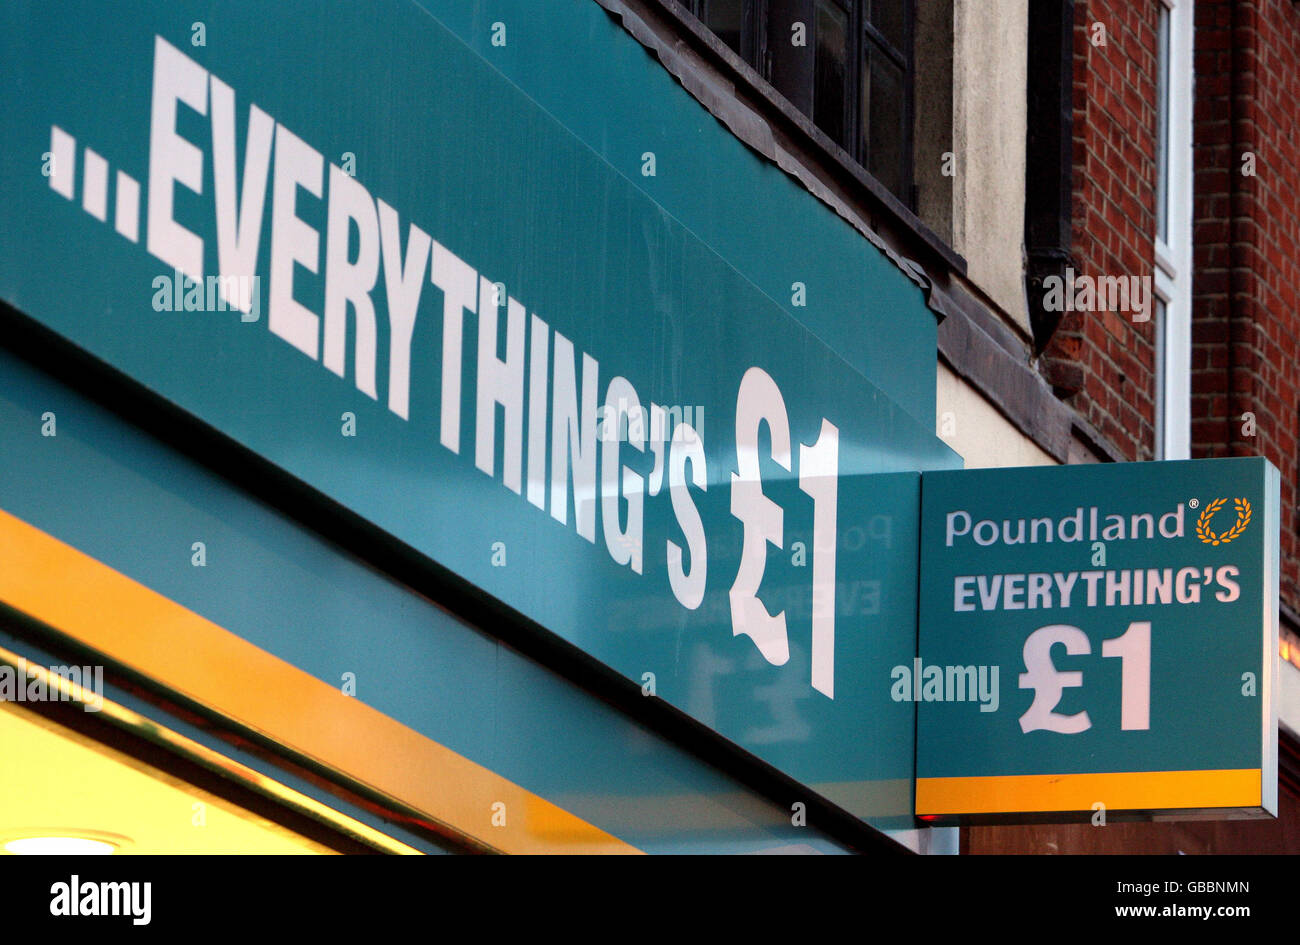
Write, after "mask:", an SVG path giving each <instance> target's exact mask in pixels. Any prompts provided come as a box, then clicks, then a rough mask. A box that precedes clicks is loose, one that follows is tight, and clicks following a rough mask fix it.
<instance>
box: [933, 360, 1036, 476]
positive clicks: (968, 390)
mask: <svg viewBox="0 0 1300 945" xmlns="http://www.w3.org/2000/svg"><path fill="white" fill-rule="evenodd" d="M938 367H939V370H938V385H937V391H938V398H937V402H936V407H935V432H937V433H938V434H939V438H940V439H942V440H943V441H944V442H945V443H947V444H948V445H949V446H951V447H952V448H953V449H954V450H956V451H957V452H958V453H960V454H961V455H962V457H964V458H965V460H966V468H967V469H982V468H986V467H990V466H1051V465H1055V463H1056V461H1055V460H1054V459H1052V457H1051V456H1049V455H1048V454H1047V453H1045V452H1043V450H1041V449H1040V448H1039V447H1038V445H1037V444H1036V443H1034V441H1033V440H1031V439H1030V438H1029V437H1027V436H1025V434H1023V433H1021V432H1020V431H1019V430H1018V429H1016V428H1015V427H1014V426H1013V425H1012V424H1011V421H1009V420H1008V419H1007V418H1006V417H1004V416H1002V414H1001V413H999V412H998V411H997V409H996V408H995V407H993V405H992V404H990V403H989V402H988V401H987V400H985V399H984V398H983V397H982V396H981V395H980V393H979V392H978V391H977V390H975V389H974V388H973V387H970V386H969V385H967V384H966V383H965V382H964V381H963V380H962V379H961V378H960V377H958V376H957V375H956V374H954V373H953V372H952V371H951V370H950V369H949V368H948V366H947V365H945V364H943V363H940V364H939V366H938Z"/></svg>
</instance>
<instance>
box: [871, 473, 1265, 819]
mask: <svg viewBox="0 0 1300 945" xmlns="http://www.w3.org/2000/svg"><path fill="white" fill-rule="evenodd" d="M1278 488H1279V487H1278V474H1277V471H1276V470H1275V469H1274V468H1273V467H1272V466H1271V465H1270V464H1269V463H1268V462H1267V460H1264V459H1262V458H1258V457H1252V458H1238V459H1217V460H1195V461H1183V462H1160V463H1118V464H1103V465H1086V466H1065V467H1046V468H1026V469H990V470H975V471H967V472H936V473H927V474H925V476H924V477H923V487H922V526H921V527H922V546H921V601H920V612H921V631H920V646H919V649H918V654H917V656H916V658H915V659H914V660H912V661H911V662H910V663H909V664H904V665H900V666H898V667H895V669H894V671H893V673H894V675H893V682H894V690H893V698H895V699H896V700H900V701H911V702H915V704H916V707H917V713H918V729H917V787H916V811H917V814H918V815H920V816H922V817H928V818H934V819H963V818H966V819H975V818H980V817H998V816H1007V815H1023V814H1065V813H1072V814H1081V815H1086V816H1088V817H1090V818H1091V819H1092V821H1093V822H1094V823H1105V818H1106V816H1107V814H1108V813H1133V812H1140V813H1151V812H1167V811H1184V812H1185V811H1211V812H1214V813H1216V814H1219V815H1223V816H1230V815H1233V814H1238V813H1264V812H1267V813H1271V814H1276V812H1277V767H1276V763H1277V757H1276V752H1277V714H1276V706H1275V701H1274V695H1275V693H1274V687H1275V681H1276V678H1277V677H1276V674H1277V671H1278V670H1277V654H1278V636H1277V634H1278V623H1277V621H1278V610H1277V600H1278Z"/></svg>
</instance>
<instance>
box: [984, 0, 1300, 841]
mask: <svg viewBox="0 0 1300 945" xmlns="http://www.w3.org/2000/svg"><path fill="white" fill-rule="evenodd" d="M1158 2H1159V0H1140V2H1135V3H1132V4H1131V5H1130V4H1126V3H1121V2H1113V0H1079V2H1078V3H1077V5H1076V7H1075V12H1076V22H1075V63H1074V112H1073V115H1074V128H1073V134H1074V152H1073V161H1074V167H1073V173H1074V183H1073V186H1074V203H1073V207H1072V214H1073V225H1074V235H1073V246H1072V252H1073V255H1074V264H1075V268H1076V269H1077V270H1078V272H1079V273H1080V274H1090V275H1094V274H1116V275H1120V274H1138V275H1145V274H1150V273H1152V272H1153V269H1154V265H1155V248H1154V239H1153V236H1154V232H1155V206H1156V197H1155V188H1156V167H1155V160H1156V157H1155V138H1156V127H1157V116H1156V113H1155V106H1154V103H1155V101H1156V58H1157V57H1156V47H1157V41H1158V40H1157V22H1158V19H1157V17H1158ZM1098 22H1100V23H1103V24H1105V26H1106V33H1107V44H1106V46H1104V47H1102V46H1094V45H1093V44H1092V42H1091V41H1090V40H1091V38H1092V35H1093V34H1092V25H1093V24H1094V23H1098ZM1194 47H1195V48H1194V62H1193V69H1194V73H1195V89H1194V111H1193V132H1192V137H1193V168H1192V170H1193V207H1192V227H1193V230H1192V249H1193V280H1192V296H1193V298H1192V363H1191V370H1192V398H1191V409H1190V413H1191V452H1192V455H1193V456H1194V457H1209V456H1233V455H1255V454H1262V455H1264V456H1266V457H1267V458H1268V459H1269V460H1270V461H1271V462H1272V463H1273V464H1274V465H1275V466H1277V468H1278V470H1279V471H1280V473H1281V483H1282V496H1281V499H1282V512H1281V524H1282V534H1281V545H1282V575H1281V603H1282V607H1283V620H1282V627H1283V629H1282V654H1281V655H1282V658H1283V659H1285V660H1289V661H1291V662H1293V663H1295V664H1296V665H1298V666H1300V637H1297V635H1296V630H1297V628H1296V626H1295V623H1294V613H1295V612H1300V512H1298V511H1297V506H1296V479H1297V475H1300V312H1297V310H1296V302H1297V298H1296V296H1297V289H1300V128H1298V127H1297V126H1300V70H1297V68H1296V63H1297V62H1300V4H1298V3H1295V2H1293V0H1235V2H1234V0H1196V4H1195V40H1194ZM1247 155H1252V156H1253V170H1254V173H1253V174H1250V173H1248V171H1249V170H1251V167H1250V163H1251V162H1249V161H1248V160H1247ZM1154 327H1155V325H1154V320H1153V321H1152V322H1151V323H1146V324H1134V323H1133V322H1132V321H1130V320H1127V319H1125V318H1122V317H1118V316H1116V315H1115V314H1114V313H1109V312H1103V313H1086V312H1085V313H1069V314H1067V315H1066V316H1065V317H1064V319H1063V320H1062V322H1061V325H1060V327H1059V328H1058V330H1057V333H1056V335H1055V336H1054V337H1053V339H1052V341H1051V343H1050V344H1049V345H1048V347H1047V349H1046V350H1045V352H1044V358H1043V359H1042V370H1043V373H1044V375H1045V376H1046V377H1047V379H1048V380H1049V381H1050V382H1051V383H1052V384H1053V385H1054V386H1055V387H1056V390H1057V393H1058V394H1059V395H1061V396H1062V397H1063V398H1064V399H1065V400H1066V402H1067V403H1069V404H1070V405H1071V406H1072V407H1074V409H1075V410H1076V411H1077V412H1078V414H1079V415H1080V416H1081V417H1083V418H1084V419H1086V420H1087V421H1088V422H1089V423H1090V424H1091V425H1092V426H1093V427H1094V428H1095V430H1096V431H1098V433H1099V434H1100V435H1101V436H1102V438H1104V439H1105V440H1106V441H1107V443H1108V444H1109V446H1111V447H1112V448H1113V449H1114V450H1115V451H1116V452H1117V453H1118V454H1119V455H1121V456H1122V457H1123V458H1125V459H1130V460H1135V459H1150V458H1151V457H1152V456H1153V454H1154V436H1155V428H1154V423H1153V420H1154V405H1155V393H1156V391H1155V386H1156V373H1155V370H1154V357H1155V349H1154V331H1153V329H1154ZM1288 610H1290V611H1291V612H1292V613H1291V614H1290V615H1288V613H1287V611H1288ZM1281 750H1282V758H1283V765H1282V775H1281V779H1280V780H1281V785H1280V787H1281V790H1280V791H1279V795H1280V797H1279V801H1280V809H1279V818H1278V819H1277V820H1265V821H1260V822H1255V823H1216V824H1197V823H1187V824H1155V823H1148V824H1113V825H1110V826H1108V827H1107V829H1105V830H1098V829H1095V828H1094V827H1092V826H1090V825H1088V824H1081V825H1053V826H1041V827H1024V826H1020V827H974V828H967V829H965V830H963V832H962V834H963V838H962V847H963V850H964V851H965V852H969V853H1008V852H1016V853H1030V852H1032V853H1054V852H1060V853H1138V852H1149V853H1178V852H1185V853H1295V852H1298V851H1300V820H1298V819H1297V818H1300V806H1298V802H1297V797H1300V777H1298V776H1297V775H1296V772H1297V771H1298V770H1300V754H1298V753H1297V749H1296V747H1295V742H1294V741H1293V740H1290V741H1288V740H1287V739H1283V744H1282V748H1281Z"/></svg>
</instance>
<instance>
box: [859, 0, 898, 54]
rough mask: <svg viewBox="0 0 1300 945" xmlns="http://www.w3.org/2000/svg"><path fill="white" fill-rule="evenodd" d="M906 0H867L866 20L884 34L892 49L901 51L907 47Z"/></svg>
mask: <svg viewBox="0 0 1300 945" xmlns="http://www.w3.org/2000/svg"><path fill="white" fill-rule="evenodd" d="M906 3H907V0H867V20H868V22H870V23H871V25H872V26H874V27H875V28H876V29H878V30H880V32H881V33H883V34H884V36H885V39H887V40H889V42H890V44H891V45H893V47H894V49H895V50H897V51H898V52H903V51H904V50H906V49H907V33H906V30H905V27H904V25H903V24H904V23H905V21H906V20H905V17H906V13H907V11H906V9H905V5H906Z"/></svg>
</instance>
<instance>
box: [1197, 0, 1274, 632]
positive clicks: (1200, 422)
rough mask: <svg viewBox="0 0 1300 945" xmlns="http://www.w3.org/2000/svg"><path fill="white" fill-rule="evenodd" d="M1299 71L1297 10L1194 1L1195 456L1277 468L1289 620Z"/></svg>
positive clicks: (1268, 1) (1248, 0) (1259, 2)
mask: <svg viewBox="0 0 1300 945" xmlns="http://www.w3.org/2000/svg"><path fill="white" fill-rule="evenodd" d="M1298 61H1300V9H1297V6H1296V5H1295V4H1294V3H1292V2H1291V0H1238V2H1236V3H1235V4H1234V3H1233V2H1231V0H1198V2H1197V4H1196V60H1195V68H1196V75H1197V77H1196V106H1195V116H1194V121H1195V127H1194V131H1193V134H1194V139H1195V157H1194V164H1195V168H1194V170H1195V185H1194V187H1195V206H1194V232H1193V251H1194V254H1195V276H1194V279H1193V282H1192V291H1193V295H1194V298H1193V321H1192V455H1194V456H1234V455H1237V456H1239V455H1253V454H1256V453H1259V454H1262V455H1264V456H1267V457H1268V458H1269V460H1271V461H1272V462H1273V464H1274V465H1275V466H1277V467H1278V470H1279V471H1280V473H1281V478H1282V560H1283V568H1282V582H1281V583H1282V587H1281V597H1282V601H1283V603H1284V604H1286V605H1287V606H1289V607H1291V608H1292V609H1295V610H1300V560H1298V559H1297V551H1298V545H1297V529H1298V528H1300V521H1297V515H1296V504H1295V498H1296V495H1295V485H1296V475H1297V449H1298V447H1297V421H1298V419H1300V418H1298V416H1297V408H1298V407H1300V387H1298V385H1297V380H1298V379H1300V361H1298V358H1297V355H1298V353H1300V352H1298V351H1297V335H1300V317H1298V316H1297V313H1296V292H1297V287H1300V166H1298V163H1300V149H1298V148H1297V130H1296V125H1297V122H1298V121H1300V74H1297V68H1296V63H1297V62H1298ZM1247 152H1250V153H1252V154H1254V156H1255V174H1254V175H1253V176H1251V175H1247V174H1244V173H1243V169H1244V163H1243V156H1244V155H1245V154H1246V153H1247ZM1247 413H1250V414H1253V416H1254V421H1255V432H1254V435H1253V436H1252V435H1250V428H1249V424H1248V423H1247V421H1244V420H1243V419H1242V417H1243V415H1244V414H1247Z"/></svg>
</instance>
